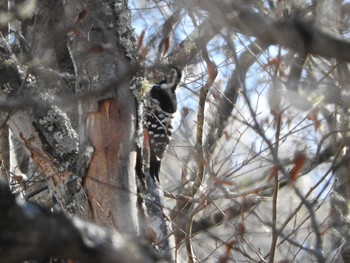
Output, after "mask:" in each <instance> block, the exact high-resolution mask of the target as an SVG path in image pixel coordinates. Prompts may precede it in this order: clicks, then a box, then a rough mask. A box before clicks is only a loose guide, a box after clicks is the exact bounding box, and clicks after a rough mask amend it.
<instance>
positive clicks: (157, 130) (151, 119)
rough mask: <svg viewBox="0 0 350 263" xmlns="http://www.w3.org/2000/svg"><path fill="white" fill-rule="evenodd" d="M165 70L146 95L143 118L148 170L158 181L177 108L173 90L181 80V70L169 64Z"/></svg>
mask: <svg viewBox="0 0 350 263" xmlns="http://www.w3.org/2000/svg"><path fill="white" fill-rule="evenodd" d="M166 71H167V72H166V75H165V79H164V80H162V81H161V82H159V83H157V84H154V85H153V86H152V88H151V90H150V91H149V93H148V94H147V95H146V101H145V108H144V118H143V120H144V128H145V129H146V131H147V132H148V135H149V136H148V137H149V145H150V163H149V171H150V175H151V177H152V178H153V179H154V180H157V181H158V182H159V171H160V164H161V160H162V159H163V156H164V152H165V149H166V147H167V145H168V144H169V143H170V140H171V135H172V125H171V122H172V119H173V117H174V114H175V112H176V109H177V100H176V94H175V90H176V88H177V86H178V85H179V83H180V80H181V70H180V69H179V68H177V67H176V66H169V68H168V69H167V70H166Z"/></svg>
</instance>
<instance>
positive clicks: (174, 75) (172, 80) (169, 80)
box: [165, 65, 182, 92]
mask: <svg viewBox="0 0 350 263" xmlns="http://www.w3.org/2000/svg"><path fill="white" fill-rule="evenodd" d="M181 76H182V74H181V69H180V68H178V67H176V66H174V65H170V66H169V68H168V70H167V73H166V77H165V81H166V84H167V86H168V88H171V89H172V90H173V91H174V92H175V89H176V88H177V85H179V83H180V81H181Z"/></svg>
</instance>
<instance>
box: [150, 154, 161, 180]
mask: <svg viewBox="0 0 350 263" xmlns="http://www.w3.org/2000/svg"><path fill="white" fill-rule="evenodd" d="M160 162H161V161H160V160H158V158H157V156H156V155H155V154H154V153H153V152H151V156H150V163H149V174H150V175H151V177H152V178H153V180H155V181H158V182H159V171H160Z"/></svg>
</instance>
